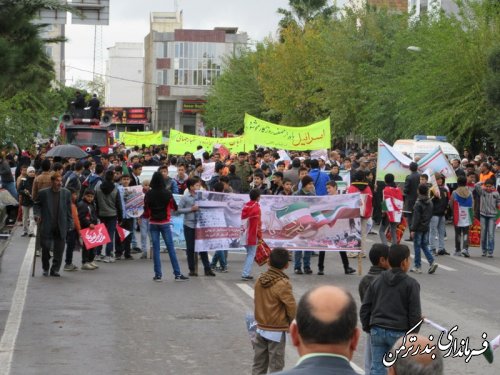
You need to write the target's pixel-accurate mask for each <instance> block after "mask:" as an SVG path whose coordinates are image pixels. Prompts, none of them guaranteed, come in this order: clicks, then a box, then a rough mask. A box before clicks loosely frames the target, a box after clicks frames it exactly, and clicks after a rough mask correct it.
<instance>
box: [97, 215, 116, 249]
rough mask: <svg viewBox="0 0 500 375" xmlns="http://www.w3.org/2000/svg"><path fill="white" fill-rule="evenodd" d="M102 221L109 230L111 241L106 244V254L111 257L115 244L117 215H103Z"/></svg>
mask: <svg viewBox="0 0 500 375" xmlns="http://www.w3.org/2000/svg"><path fill="white" fill-rule="evenodd" d="M100 219H101V223H103V224H104V225H105V226H106V229H107V230H108V234H109V238H111V241H110V242H108V243H107V244H106V256H107V257H110V256H111V255H112V254H113V245H114V242H115V241H114V239H115V232H116V216H113V217H101V218H100Z"/></svg>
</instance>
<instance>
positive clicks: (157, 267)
mask: <svg viewBox="0 0 500 375" xmlns="http://www.w3.org/2000/svg"><path fill="white" fill-rule="evenodd" d="M149 232H150V233H151V241H152V243H153V263H154V272H155V276H156V277H162V276H163V275H162V273H161V259H160V234H161V236H162V237H163V242H165V246H166V247H167V250H168V256H169V257H170V263H171V264H172V268H173V270H174V275H175V276H180V275H181V269H180V267H179V262H178V261H177V255H176V254H175V248H174V241H173V239H172V232H171V231H170V224H151V223H149Z"/></svg>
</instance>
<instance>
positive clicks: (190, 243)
mask: <svg viewBox="0 0 500 375" xmlns="http://www.w3.org/2000/svg"><path fill="white" fill-rule="evenodd" d="M184 238H185V239H186V255H187V261H188V267H189V271H190V272H194V271H195V253H194V240H195V229H194V228H190V227H187V226H185V225H184ZM198 254H199V255H200V258H201V262H202V263H203V268H204V269H205V271H210V261H209V260H208V253H207V252H206V251H201V252H199V253H198Z"/></svg>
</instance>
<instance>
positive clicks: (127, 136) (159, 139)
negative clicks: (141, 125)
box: [120, 131, 163, 146]
mask: <svg viewBox="0 0 500 375" xmlns="http://www.w3.org/2000/svg"><path fill="white" fill-rule="evenodd" d="M120 142H123V143H125V145H127V146H141V145H146V146H151V145H161V144H162V143H163V136H162V132H161V131H159V132H156V133H153V132H150V131H146V132H122V133H120Z"/></svg>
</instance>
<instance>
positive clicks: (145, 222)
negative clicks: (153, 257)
mask: <svg viewBox="0 0 500 375" xmlns="http://www.w3.org/2000/svg"><path fill="white" fill-rule="evenodd" d="M140 226H141V250H142V252H143V253H147V251H148V237H149V219H146V218H145V217H141V225H140Z"/></svg>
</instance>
